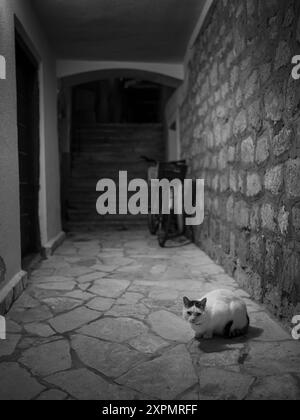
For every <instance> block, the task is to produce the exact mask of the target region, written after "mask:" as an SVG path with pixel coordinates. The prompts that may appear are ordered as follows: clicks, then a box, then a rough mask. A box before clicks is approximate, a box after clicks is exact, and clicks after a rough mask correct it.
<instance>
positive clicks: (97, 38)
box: [32, 0, 205, 63]
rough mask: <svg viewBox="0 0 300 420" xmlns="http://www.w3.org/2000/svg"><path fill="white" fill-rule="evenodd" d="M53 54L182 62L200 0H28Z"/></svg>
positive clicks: (198, 13) (101, 58)
mask: <svg viewBox="0 0 300 420" xmlns="http://www.w3.org/2000/svg"><path fill="white" fill-rule="evenodd" d="M32 2H33V3H34V7H35V9H36V11H37V13H38V15H39V17H40V18H41V20H42V23H43V26H44V27H45V28H46V31H47V33H48V37H49V39H50V41H51V43H52V45H53V46H54V48H55V49H56V53H57V56H58V58H63V59H81V60H104V61H146V62H170V63H177V62H182V60H183V58H184V55H185V51H186V48H187V45H188V41H189V39H190V37H191V34H192V32H193V29H194V27H195V25H196V23H197V21H198V19H199V16H200V14H201V11H202V8H203V5H204V3H205V0H42V1H41V0H32Z"/></svg>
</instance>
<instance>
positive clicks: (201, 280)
mask: <svg viewBox="0 0 300 420" xmlns="http://www.w3.org/2000/svg"><path fill="white" fill-rule="evenodd" d="M217 288H228V289H231V290H234V291H235V293H236V294H237V295H238V296H241V297H243V298H244V299H245V301H246V302H247V305H248V309H249V314H250V318H251V329H250V331H249V334H248V336H247V337H245V338H242V339H236V340H225V339H215V340H212V341H205V340H203V341H201V342H199V341H196V340H195V339H194V334H193V333H192V330H191V329H190V326H189V325H188V324H187V323H186V322H185V321H183V320H182V318H181V312H182V297H183V296H185V295H186V296H189V297H191V298H193V297H194V298H199V297H201V296H202V295H203V294H205V293H207V292H209V291H211V290H213V289H217ZM299 380H300V347H299V343H298V342H295V341H293V340H292V338H291V336H290V335H289V334H288V333H286V332H285V331H284V330H283V329H282V328H281V327H280V326H279V325H278V324H277V323H276V322H274V321H273V320H272V319H271V318H270V317H269V315H268V314H267V313H266V312H265V311H264V310H263V308H262V307H260V306H259V305H257V304H256V303H254V302H253V301H252V300H251V299H250V298H249V296H248V295H247V293H245V292H244V291H243V290H241V289H240V288H239V287H238V285H237V283H236V282H235V281H234V280H233V279H232V278H230V277H229V276H227V275H226V274H225V273H224V270H223V269H222V268H220V267H219V266H218V265H216V264H215V263H213V262H212V261H211V259H210V258H209V257H207V256H206V255H205V254H204V253H203V252H202V251H200V250H199V249H198V248H197V247H196V246H195V245H193V244H190V243H187V242H184V240H182V241H181V242H180V241H176V242H170V243H169V247H168V248H166V249H164V250H161V249H160V248H159V247H158V245H157V241H156V240H155V238H153V237H151V236H150V235H149V234H148V233H147V232H146V231H144V230H141V229H134V230H129V231H118V230H113V229H110V230H103V231H100V232H91V233H78V234H70V235H69V236H68V238H67V240H66V241H65V243H64V244H63V245H62V246H61V247H60V248H59V249H58V250H57V252H56V253H55V255H54V256H52V257H50V258H49V259H48V260H45V261H43V262H42V263H41V264H40V265H39V266H38V267H37V268H36V269H35V270H34V271H33V273H32V275H31V277H30V280H29V286H28V288H27V290H26V292H25V293H24V294H23V295H22V297H21V298H20V299H19V300H18V301H17V302H16V303H15V304H14V306H13V308H12V310H11V311H10V313H9V315H8V339H7V341H6V342H4V345H3V344H2V343H1V347H0V399H38V400H41V399H42V400H46V399H54V400H64V399H78V400H90V399H94V400H137V399H143V400H145V399H146V400H147V399H160V400H176V399H177V400H180V399H182V400H210V399H236V400H241V399H250V400H251V399H299V398H300V389H299Z"/></svg>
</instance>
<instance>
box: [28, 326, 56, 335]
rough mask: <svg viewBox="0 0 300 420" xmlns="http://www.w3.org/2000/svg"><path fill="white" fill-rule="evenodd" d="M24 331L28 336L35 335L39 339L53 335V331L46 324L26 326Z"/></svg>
mask: <svg viewBox="0 0 300 420" xmlns="http://www.w3.org/2000/svg"><path fill="white" fill-rule="evenodd" d="M25 329H26V331H27V332H28V333H29V334H30V335H37V336H39V337H44V338H48V337H52V336H53V335H55V331H53V329H52V328H51V327H49V325H47V324H39V323H33V324H26V326H25Z"/></svg>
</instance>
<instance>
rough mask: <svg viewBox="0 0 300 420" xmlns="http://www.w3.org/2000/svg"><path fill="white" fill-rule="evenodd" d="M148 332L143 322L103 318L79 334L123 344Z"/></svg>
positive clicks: (81, 329)
mask: <svg viewBox="0 0 300 420" xmlns="http://www.w3.org/2000/svg"><path fill="white" fill-rule="evenodd" d="M147 331H148V328H147V327H146V326H145V325H144V324H143V323H142V322H140V321H136V320H134V319H131V318H102V319H100V320H99V321H95V322H93V323H91V324H89V325H85V326H84V327H82V328H80V330H79V331H78V332H79V333H81V334H84V335H89V336H91V337H95V338H100V339H103V340H107V341H113V342H115V343H123V342H124V341H127V340H130V339H131V338H134V337H137V336H139V335H141V334H145V333H147Z"/></svg>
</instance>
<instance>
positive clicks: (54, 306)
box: [43, 297, 82, 313]
mask: <svg viewBox="0 0 300 420" xmlns="http://www.w3.org/2000/svg"><path fill="white" fill-rule="evenodd" d="M43 303H45V304H46V305H48V306H49V308H50V309H51V310H52V311H53V312H55V313H61V312H67V311H70V310H71V309H74V308H76V307H78V306H80V305H81V304H82V302H79V301H78V300H76V299H72V298H66V297H54V298H49V299H43Z"/></svg>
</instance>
